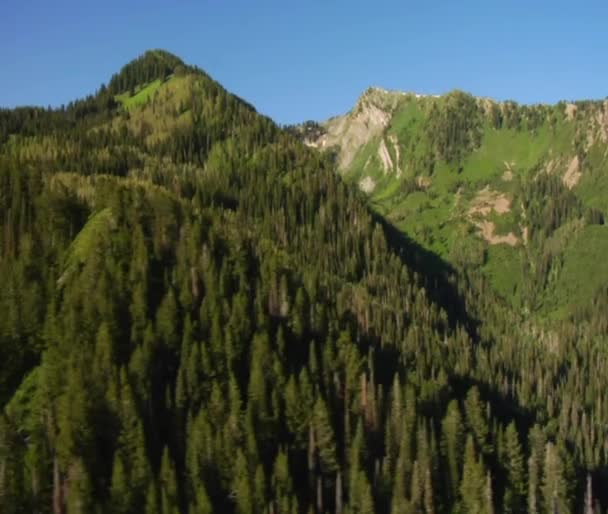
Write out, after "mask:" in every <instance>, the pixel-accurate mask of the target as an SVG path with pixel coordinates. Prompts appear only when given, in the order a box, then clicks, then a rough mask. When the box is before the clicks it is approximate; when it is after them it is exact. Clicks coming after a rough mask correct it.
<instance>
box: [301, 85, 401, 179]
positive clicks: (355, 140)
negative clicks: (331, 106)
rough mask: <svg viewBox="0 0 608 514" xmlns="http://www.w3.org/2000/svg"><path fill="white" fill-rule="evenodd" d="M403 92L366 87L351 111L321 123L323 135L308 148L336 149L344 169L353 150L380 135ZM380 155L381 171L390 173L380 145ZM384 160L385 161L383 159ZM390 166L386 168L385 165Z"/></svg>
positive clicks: (348, 163)
mask: <svg viewBox="0 0 608 514" xmlns="http://www.w3.org/2000/svg"><path fill="white" fill-rule="evenodd" d="M404 96H405V93H401V92H394V91H386V90H384V89H380V88H369V89H368V90H367V91H365V93H363V94H362V95H361V97H360V98H359V100H358V101H357V103H356V104H355V106H354V108H353V109H352V111H350V112H349V113H347V114H345V115H343V116H336V117H335V118H331V119H329V120H328V121H326V122H325V123H324V127H325V129H326V130H327V133H326V134H324V135H323V136H321V138H320V139H319V141H316V142H310V143H309V144H310V145H311V146H316V147H321V148H327V147H331V146H334V145H339V146H340V156H339V158H338V167H339V168H340V169H341V170H344V169H346V168H348V166H349V165H350V164H351V163H352V160H353V157H354V156H355V154H356V153H357V150H358V149H359V148H361V147H362V146H363V145H365V144H366V143H367V142H369V141H370V140H371V139H373V138H374V137H377V136H379V135H380V134H382V132H383V130H384V129H385V128H386V127H387V126H388V124H389V122H390V120H391V117H392V115H393V113H394V111H395V110H396V108H397V107H398V105H399V103H400V101H401V100H402V98H403V97H404ZM384 149H385V150H386V152H383V155H379V157H380V159H381V161H382V162H383V164H384V165H385V169H387V170H389V169H390V170H392V169H393V162H392V159H391V157H390V154H389V153H388V150H387V149H386V143H384ZM387 157H388V159H387ZM389 163H390V165H389Z"/></svg>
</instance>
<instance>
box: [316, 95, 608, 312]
mask: <svg viewBox="0 0 608 514" xmlns="http://www.w3.org/2000/svg"><path fill="white" fill-rule="evenodd" d="M305 140H306V142H307V143H308V144H309V145H312V146H315V147H320V148H331V149H332V152H333V153H334V154H336V155H337V163H338V166H339V169H340V170H341V173H342V174H343V175H344V177H345V178H347V180H349V181H352V182H355V183H356V184H358V186H359V187H360V189H361V190H363V191H364V192H365V193H366V194H367V195H368V196H369V201H370V203H371V205H372V206H373V207H374V209H376V210H377V211H378V212H379V213H381V214H382V215H384V216H386V217H387V218H388V219H389V220H391V221H392V222H393V223H394V224H395V225H396V226H397V227H399V228H400V229H401V230H402V231H403V232H404V233H406V234H408V235H409V236H410V237H412V238H414V239H415V240H416V241H418V242H420V243H421V244H422V245H424V246H425V247H426V248H428V249H429V250H430V251H432V252H435V253H436V254H438V255H439V256H441V257H443V258H445V259H446V260H448V261H449V262H451V263H452V264H454V265H455V266H457V267H459V268H467V269H468V270H471V269H472V268H474V269H476V270H479V271H481V272H482V273H483V274H484V275H485V276H486V277H487V278H488V280H489V281H490V283H491V284H492V286H493V288H494V290H495V291H496V292H497V293H499V294H500V295H501V296H503V297H504V298H505V299H506V300H507V301H508V302H510V303H511V304H513V305H514V306H517V307H523V308H525V309H526V310H527V311H529V312H532V313H539V314H541V315H547V314H557V315H560V316H563V315H565V314H567V313H568V312H571V311H572V308H573V307H574V306H579V305H581V304H584V303H585V302H588V301H590V300H591V298H592V296H593V293H594V290H592V287H591V286H589V287H587V288H586V289H587V292H588V294H585V295H576V296H575V297H573V298H568V295H560V294H559V293H554V288H553V287H552V286H551V284H550V283H549V282H557V283H561V282H564V283H569V282H573V281H580V280H582V281H584V282H585V283H587V284H594V286H595V287H600V286H601V285H602V284H603V283H605V282H606V281H607V280H608V275H605V274H603V267H602V266H595V265H594V264H596V263H597V260H596V259H594V258H593V257H591V256H592V255H599V254H600V252H601V248H602V247H603V243H602V241H603V239H605V235H604V233H603V232H602V230H594V231H591V232H589V233H593V234H594V235H595V236H594V237H583V236H581V237H579V235H580V234H582V232H580V230H582V228H583V227H585V226H590V225H602V226H603V220H604V213H605V212H606V208H607V207H608V204H607V200H606V199H607V198H608V190H607V189H606V184H605V182H606V177H608V101H604V102H602V101H597V102H576V103H560V104H557V105H554V106H544V105H535V106H521V105H517V104H515V103H513V102H504V103H497V102H493V101H491V100H487V99H482V98H474V97H472V96H470V95H467V94H465V93H462V92H459V91H454V92H451V93H449V94H447V95H443V96H437V97H433V96H423V95H415V94H405V93H399V92H391V91H385V90H381V89H378V88H371V89H369V90H368V91H366V92H365V93H364V94H363V95H362V96H361V98H360V99H359V101H358V102H357V105H356V106H355V107H354V108H353V110H352V111H351V112H350V113H348V114H346V115H344V116H340V117H337V118H333V119H331V120H329V121H327V122H325V123H324V124H321V125H320V126H319V130H317V131H316V132H315V133H313V134H312V135H308V136H305ZM568 227H570V228H568ZM575 227H579V228H575ZM579 229H580V230H579ZM581 245H583V246H584V248H583V249H581V248H580V246H581ZM575 249H578V250H579V252H578V253H577V252H576V251H575ZM581 252H583V253H584V254H585V255H587V256H588V258H585V259H582V260H581V261H578V260H576V257H575V256H576V255H581ZM590 259H591V260H590ZM539 268H542V269H541V271H540V273H539V271H538V270H539ZM575 269H577V270H578V271H577V272H575V271H574V270H575ZM598 273H599V274H600V275H599V276H598Z"/></svg>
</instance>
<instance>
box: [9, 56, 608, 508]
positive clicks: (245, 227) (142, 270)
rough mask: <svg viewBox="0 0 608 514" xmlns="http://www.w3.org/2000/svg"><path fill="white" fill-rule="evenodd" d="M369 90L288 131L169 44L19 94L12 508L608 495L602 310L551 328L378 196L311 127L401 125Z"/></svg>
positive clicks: (489, 503)
mask: <svg viewBox="0 0 608 514" xmlns="http://www.w3.org/2000/svg"><path fill="white" fill-rule="evenodd" d="M368 95H369V97H370V98H369V99H368V100H369V101H366V103H365V106H362V108H361V113H360V114H359V115H358V116H359V118H358V121H356V122H352V119H350V118H348V117H347V118H344V119H336V120H333V121H331V122H329V123H328V124H327V125H325V126H321V125H317V124H314V123H311V124H308V125H306V126H304V127H291V128H288V129H283V128H281V127H278V126H277V125H276V124H275V123H273V122H272V120H270V119H268V118H267V117H264V116H262V115H260V114H258V113H257V112H256V111H255V109H254V108H253V107H252V106H251V105H250V104H248V103H247V102H245V101H243V100H242V99H239V98H237V97H235V96H233V95H231V94H230V93H228V92H227V91H226V90H225V89H224V88H222V86H221V85H219V84H218V83H217V82H215V81H214V80H213V79H212V78H210V77H209V76H208V75H206V74H205V73H204V72H203V71H201V70H200V69H198V68H196V67H192V66H189V65H186V64H184V63H183V62H182V61H181V60H180V59H178V58H177V57H175V56H173V55H171V54H169V53H167V52H164V51H160V50H154V51H150V52H147V53H145V54H144V55H142V56H141V57H139V58H137V59H136V60H134V61H132V62H131V63H129V64H127V65H126V66H125V67H124V68H123V69H122V70H121V71H119V72H118V73H117V74H116V75H115V76H114V77H112V78H111V80H110V81H109V83H108V85H106V86H102V87H100V89H99V90H98V91H97V92H96V93H95V94H93V95H91V96H89V97H87V98H85V99H83V100H78V101H75V102H73V103H71V104H69V105H67V106H64V107H62V108H59V109H55V110H48V109H41V108H35V107H28V108H19V109H14V110H2V111H0V282H1V283H2V285H3V287H2V288H0V312H2V313H3V315H2V316H0V362H1V363H2V366H0V408H1V415H0V511H1V512H2V513H7V514H16V513H22V512H39V513H53V514H74V513H85V512H86V513H89V512H96V513H97V512H99V513H112V514H114V513H118V514H126V513H141V512H144V513H146V514H155V513H161V514H173V513H178V512H179V513H190V514H193V513H207V512H227V513H232V512H234V513H239V514H249V513H254V512H255V513H258V512H268V513H300V512H301V513H305V512H315V513H324V512H335V513H343V514H345V513H347V512H351V513H354V512H360V513H372V512H378V513H397V512H399V513H401V512H425V513H444V512H445V513H448V512H463V513H464V512H467V513H469V512H480V513H481V512H487V513H490V512H540V511H542V512H555V511H559V512H573V511H583V507H584V509H586V510H585V512H591V511H592V510H593V509H606V507H607V506H608V497H606V493H605V492H604V491H606V490H607V489H606V487H604V486H605V484H606V483H607V480H608V467H607V462H608V455H607V447H606V441H607V440H608V438H607V437H608V433H607V431H608V429H607V427H608V423H607V421H608V407H607V405H608V403H607V402H606V391H607V390H608V388H607V387H606V386H607V385H608V384H607V383H606V381H607V378H606V374H605V372H604V371H605V369H606V365H607V364H608V363H607V356H606V352H605V348H606V344H605V343H606V322H605V317H604V316H603V313H604V312H605V309H604V306H605V302H604V303H602V298H598V300H597V301H596V303H595V304H594V306H593V309H591V310H587V311H580V312H578V313H577V316H578V317H577V318H576V322H575V321H574V320H571V319H562V320H556V321H554V322H552V323H551V324H550V325H541V324H539V323H537V322H532V321H531V320H529V319H527V318H526V317H525V316H523V315H522V313H520V312H517V311H516V310H514V309H511V308H508V307H507V306H506V305H505V303H504V302H503V301H502V299H501V298H500V296H499V295H497V294H495V293H494V292H493V290H492V289H491V288H489V287H487V285H486V282H485V281H484V277H483V275H482V274H478V275H476V274H475V273H474V271H475V270H473V269H472V270H470V271H471V273H470V274H469V275H467V274H464V273H463V272H461V271H460V270H459V269H458V268H457V267H455V266H453V265H451V264H450V263H449V262H447V261H446V260H445V259H442V258H441V257H440V256H438V255H437V254H434V253H433V252H431V251H430V250H429V248H432V247H431V246H429V245H428V244H427V241H426V240H423V241H422V242H423V243H424V244H425V245H426V247H425V246H424V245H420V244H419V243H418V242H417V241H416V240H415V239H413V238H412V237H406V236H405V235H404V234H403V232H400V231H399V230H398V229H399V228H400V226H399V225H397V226H394V225H393V224H391V222H390V218H389V221H387V219H384V218H383V217H382V216H380V215H379V214H378V212H376V211H375V210H372V209H370V208H369V207H368V205H367V201H368V198H366V196H365V195H363V194H362V193H361V192H360V191H359V190H358V188H357V187H356V186H352V185H349V184H348V183H347V182H345V181H344V180H343V176H344V177H347V178H351V177H350V176H349V172H348V171H346V170H345V169H344V168H342V172H343V173H344V175H341V174H339V173H336V171H337V168H336V163H338V164H339V165H341V166H348V167H349V169H350V167H351V166H353V165H354V164H356V163H357V162H360V161H361V158H360V157H359V156H358V153H357V152H354V154H353V155H352V156H351V157H345V155H346V154H344V153H340V152H343V151H344V147H343V148H342V149H341V150H340V152H328V153H324V152H319V151H318V150H317V149H314V148H309V147H307V146H306V145H305V144H303V143H302V142H301V141H300V138H302V137H305V138H308V140H309V142H310V140H311V139H314V140H315V141H318V137H319V136H320V134H321V133H323V132H325V134H324V135H323V136H321V137H324V138H326V141H327V143H326V144H325V146H326V147H327V146H331V145H334V144H335V141H336V140H337V139H338V136H334V135H336V134H341V135H342V136H340V137H343V136H344V134H347V133H348V134H350V135H349V136H348V137H349V138H351V139H350V141H354V143H352V144H353V145H354V144H356V145H361V144H362V142H364V141H365V137H364V136H362V135H361V133H362V132H365V131H364V130H363V129H362V127H363V128H365V127H367V128H370V127H373V129H372V130H373V131H377V132H374V134H375V135H373V136H371V137H369V138H368V139H367V141H368V143H367V144H368V145H371V144H373V142H374V141H376V142H378V143H380V139H379V138H382V137H384V134H385V131H386V127H388V126H389V125H386V123H387V121H386V120H387V119H395V113H397V112H399V109H401V108H402V102H404V99H405V98H406V97H405V96H403V95H398V94H390V95H386V94H384V93H378V91H375V90H374V91H370V92H369V93H368ZM424 101H428V102H432V101H434V100H432V99H425V100H424ZM454 101H455V102H456V104H455V105H456V107H457V109H456V108H455V111H456V112H458V113H459V112H460V109H461V108H470V109H473V108H477V107H476V106H477V100H475V99H471V98H470V97H467V96H466V95H460V94H457V95H456V96H455V100H454ZM411 105H417V104H413V103H412V104H411ZM429 105H430V104H429ZM449 105H451V103H449ZM366 106H368V107H366ZM467 106H468V107H467ZM437 108H438V109H439V106H438V107H437ZM438 112H439V113H441V112H443V111H441V110H439V111H438ZM383 113H384V114H383ZM389 113H391V114H390V116H389ZM450 113H452V111H450ZM452 114H453V113H452ZM465 114H466V113H465ZM450 115H451V114H450ZM353 116H356V114H353ZM437 116H440V114H437ZM441 116H443V114H442V115H441ZM480 116H481V115H480ZM351 118H352V116H351ZM425 119H426V118H425ZM428 119H434V118H432V117H431V118H428ZM439 119H443V118H441V117H440V118H439ZM457 119H458V120H460V121H459V123H460V125H457V126H456V125H454V127H455V128H454V129H453V133H452V132H450V134H451V136H450V138H452V137H453V138H456V139H455V140H456V141H457V144H456V143H453V141H452V139H450V138H448V141H447V142H446V141H445V140H444V139H443V136H441V134H440V133H439V132H436V133H434V134H435V135H434V136H433V137H431V136H432V134H433V132H432V130H431V129H430V128H429V129H428V132H426V134H427V137H428V139H427V140H426V143H425V144H426V145H427V148H430V150H429V152H430V153H429V152H426V153H425V151H424V147H422V146H421V148H419V149H418V150H417V151H418V152H419V154H420V155H421V156H423V155H426V156H427V157H428V155H436V156H437V155H441V156H444V157H445V158H446V159H449V162H454V161H453V159H458V160H462V159H464V158H465V156H468V155H469V153H470V152H475V151H477V150H476V149H477V148H478V147H479V145H481V144H482V143H481V141H482V138H480V136H479V135H478V132H479V130H478V124H477V122H476V121H475V119H476V118H474V117H470V116H469V115H468V114H466V116H465V115H464V114H463V115H462V116H461V117H458V116H457ZM422 122H423V121H419V123H422ZM408 123H409V122H408ZM378 126H379V127H381V128H380V129H378V128H377V127H378ZM352 127H354V129H353V130H354V132H356V134H355V133H353V131H352V130H351V128H352ZM382 127H384V128H382ZM437 130H439V129H437ZM303 134H304V136H303ZM332 134H333V135H332ZM420 134H422V132H421V133H420ZM435 136H436V137H435ZM526 137H527V136H526ZM387 141H388V142H387ZM397 141H399V140H397ZM420 144H421V145H422V144H423V143H420ZM319 145H321V146H322V144H321V143H319V144H318V146H319ZM384 145H385V146H386V149H387V150H386V153H387V154H388V155H389V156H391V152H396V151H395V150H394V149H395V147H397V148H399V144H398V143H397V144H396V146H393V145H392V140H391V138H389V137H388V135H387V136H386V141H385V143H384ZM343 146H344V145H343ZM370 148H371V146H370ZM400 151H401V150H400ZM467 152H469V153H467ZM374 155H375V154H374ZM400 155H401V154H400ZM403 155H405V154H403ZM385 157H386V155H385ZM372 161H373V159H372ZM372 161H370V162H372ZM379 162H384V161H379ZM391 162H392V163H393V165H394V166H396V167H395V170H394V171H392V172H390V174H389V170H388V169H387V170H386V180H387V182H388V181H389V180H394V181H397V180H398V179H397V178H396V175H397V167H399V166H403V171H402V172H401V176H403V177H406V176H407V173H408V171H407V169H408V168H407V167H406V166H404V164H401V163H402V162H404V161H402V160H401V157H398V156H397V155H396V153H395V154H394V155H393V156H392V157H391ZM345 163H346V164H345ZM363 166H365V162H364V163H363ZM370 166H371V164H370ZM441 166H442V165H441V164H439V165H438V167H441ZM445 166H446V168H447V167H448V166H447V164H446V165H445ZM368 169H369V166H368ZM448 171H449V170H448ZM366 172H367V171H366ZM457 172H458V170H456V173H457ZM382 173H384V172H382ZM435 173H438V172H435ZM446 173H447V171H446ZM461 173H464V171H462V172H461ZM513 174H514V175H515V172H514V171H513ZM393 175H394V177H393ZM432 176H433V175H432V174H431V177H432ZM446 176H447V175H446ZM382 177H383V176H381V175H377V179H378V181H377V184H381V180H380V178H382ZM374 180H376V179H374ZM551 184H552V187H553V185H554V182H551ZM581 184H582V179H581ZM377 187H380V186H377ZM429 187H431V186H429ZM559 191H562V190H561V189H559ZM568 191H570V190H568ZM505 194H506V193H505ZM537 194H539V195H540V194H541V192H538V193H537ZM462 196H463V197H464V196H465V195H464V193H463V194H462ZM568 198H570V197H569V196H568ZM577 198H578V197H577ZM463 201H464V200H463ZM577 205H578V204H577ZM577 208H578V207H577ZM581 209H583V207H581ZM568 212H569V211H568ZM590 216H591V215H590ZM593 216H597V214H593ZM465 222H466V220H465V221H462V223H465ZM600 228H601V227H600ZM531 234H532V235H530V238H531V240H532V238H533V237H534V236H533V233H532V232H531ZM473 237H474V234H472V235H471V239H472V238H473Z"/></svg>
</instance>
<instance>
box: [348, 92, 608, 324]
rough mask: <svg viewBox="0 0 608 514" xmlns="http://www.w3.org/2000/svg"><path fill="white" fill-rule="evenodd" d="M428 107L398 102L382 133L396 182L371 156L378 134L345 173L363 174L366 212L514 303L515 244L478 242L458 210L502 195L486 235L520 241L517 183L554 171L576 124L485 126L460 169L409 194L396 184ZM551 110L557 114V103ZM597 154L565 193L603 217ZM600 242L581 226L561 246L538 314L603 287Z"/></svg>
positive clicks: (410, 172)
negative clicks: (459, 263) (469, 269)
mask: <svg viewBox="0 0 608 514" xmlns="http://www.w3.org/2000/svg"><path fill="white" fill-rule="evenodd" d="M433 101H435V100H434V99H432V98H420V99H416V98H414V97H413V96H407V97H405V100H404V101H403V102H402V104H401V105H400V107H399V108H398V109H397V111H396V112H395V113H394V115H393V117H392V119H391V124H390V126H389V127H388V128H387V129H386V132H385V135H384V136H382V137H385V141H387V147H388V149H389V152H390V154H391V158H392V159H393V160H394V161H395V160H396V155H395V152H394V149H393V147H392V145H391V144H389V143H388V141H389V138H390V137H391V135H392V136H393V137H395V136H396V137H397V139H398V141H399V146H400V153H401V156H400V157H401V159H400V162H399V168H400V170H401V171H402V173H401V176H400V177H397V175H396V173H390V172H389V173H387V172H386V170H384V169H383V167H382V164H381V162H380V159H379V157H378V145H379V143H380V138H379V137H378V138H376V139H374V140H372V141H370V142H369V143H368V144H367V145H365V146H364V147H363V148H361V149H360V150H359V152H358V153H357V155H356V156H355V158H354V160H353V163H352V165H351V167H350V169H349V170H348V173H347V174H346V176H347V177H349V178H350V179H351V180H353V181H355V182H357V183H358V182H360V181H361V180H362V179H363V178H365V177H368V176H369V177H371V178H372V179H373V180H374V183H375V189H374V190H373V192H372V193H371V194H370V203H371V205H372V206H373V208H374V209H376V210H377V211H378V212H379V213H381V214H382V215H384V216H386V217H387V218H388V219H390V220H391V221H392V222H393V223H394V224H395V225H396V226H397V227H398V228H399V229H401V230H402V231H403V232H405V233H406V234H408V235H409V236H411V237H412V238H414V239H416V240H417V241H418V242H419V243H421V244H422V245H423V246H424V247H426V248H427V249H429V250H431V251H433V252H435V253H437V254H438V255H440V256H441V257H443V258H445V259H447V260H451V259H453V258H454V257H455V256H456V255H459V256H463V255H464V256H466V258H467V259H469V260H472V261H474V263H473V265H475V266H477V265H479V267H480V268H481V269H482V271H483V272H484V274H485V275H486V277H487V278H488V279H489V281H490V284H491V285H492V286H493V287H494V289H495V290H496V291H497V292H498V293H500V294H501V295H502V296H503V297H504V298H505V299H507V300H508V301H509V302H511V303H512V304H513V305H514V306H519V305H520V299H519V297H518V294H517V293H518V291H519V289H520V288H522V287H523V284H522V281H523V280H525V278H524V274H523V271H522V270H523V266H524V261H525V260H526V259H529V258H530V257H529V255H528V252H527V250H526V248H524V247H523V246H522V245H521V244H520V245H518V246H516V247H511V246H508V245H505V244H499V245H488V244H486V243H485V241H481V239H480V237H479V236H478V235H477V230H476V229H475V227H472V225H471V223H470V222H469V221H468V220H467V211H468V209H469V207H470V205H471V201H472V200H473V199H474V198H475V197H476V195H477V194H478V193H479V191H480V190H481V189H483V188H484V187H486V186H489V187H490V188H491V189H492V190H494V191H497V192H502V193H505V194H506V195H507V197H508V198H509V199H510V200H511V202H512V203H511V209H512V211H511V212H510V213H507V214H502V215H498V214H496V213H494V212H493V213H491V214H490V215H489V216H487V217H486V219H488V220H490V221H493V222H494V223H495V225H496V230H495V234H499V235H500V234H507V233H508V232H510V231H512V232H513V233H515V234H516V235H517V236H518V237H519V238H520V241H521V239H522V232H521V227H520V225H522V226H523V225H525V219H522V217H521V216H522V211H521V208H520V202H521V200H520V198H519V197H518V196H517V191H518V186H519V185H520V184H522V183H525V182H526V181H528V180H532V178H533V176H534V174H535V173H537V171H535V170H537V169H539V167H540V169H543V168H544V167H545V166H546V165H547V164H548V163H553V165H554V166H555V167H556V169H557V170H558V171H557V172H558V173H560V174H562V173H563V172H564V171H565V168H566V167H567V163H568V162H569V161H570V160H571V158H572V156H573V155H574V154H575V148H574V141H575V139H576V137H577V134H578V133H580V131H581V129H580V127H581V126H582V125H581V124H582V123H584V122H581V121H580V120H578V121H569V120H567V119H566V118H565V117H564V116H561V115H557V116H555V118H554V120H553V124H551V123H550V122H549V120H548V119H547V120H545V122H544V123H542V124H541V125H540V126H539V127H538V128H536V129H534V130H532V131H530V130H519V131H518V130H514V129H506V128H502V129H494V128H492V127H491V126H490V125H489V123H486V124H485V125H484V126H483V135H482V141H481V144H480V146H479V147H478V148H477V149H476V150H475V151H473V152H472V153H470V154H469V155H468V157H467V158H466V159H465V160H464V162H463V164H462V169H461V171H460V172H458V171H457V170H455V169H454V168H453V167H450V166H448V165H447V164H445V163H441V162H440V163H437V165H436V167H435V171H434V173H433V175H432V177H431V178H430V180H431V184H430V186H429V187H427V188H419V189H420V190H416V191H409V190H408V188H404V187H403V184H404V182H406V181H408V180H410V181H415V180H416V176H417V175H418V173H417V170H415V169H414V168H413V166H412V164H411V163H412V162H415V161H416V157H418V156H419V155H422V154H423V153H424V151H425V150H426V146H425V145H426V143H425V141H424V139H423V138H421V137H420V132H421V131H420V127H421V126H422V123H423V121H424V117H425V111H426V110H428V108H429V106H430V104H431V103H432V102H433ZM555 109H556V112H558V113H559V112H561V111H559V108H558V106H556V107H555ZM607 157H608V149H607V147H606V145H605V144H594V145H593V146H591V147H590V148H589V150H588V152H587V157H586V159H585V161H584V164H583V176H582V179H581V181H580V183H579V185H578V186H577V187H576V189H575V192H576V194H577V195H578V196H579V198H581V199H582V200H583V202H584V203H585V204H586V205H588V206H593V207H596V208H599V209H601V210H603V211H604V212H608V173H606V162H607ZM507 169H509V170H510V171H511V172H512V179H511V180H505V179H504V173H505V171H506V170H507ZM607 235H608V233H607V232H605V231H604V230H603V227H598V226H589V227H586V228H585V230H584V231H583V232H582V234H581V235H580V236H579V237H578V238H571V239H570V240H569V241H568V242H567V244H566V245H565V246H564V248H562V249H561V251H562V259H563V266H561V269H559V270H558V271H557V276H556V278H555V279H554V280H553V282H552V283H551V284H550V286H549V288H548V289H547V291H546V293H545V295H544V297H543V302H542V306H541V308H540V311H539V314H540V315H543V316H545V315H548V316H553V315H558V316H561V315H564V314H565V313H567V311H568V308H569V306H571V305H574V304H576V303H581V302H584V301H586V300H588V299H589V298H590V297H591V295H592V293H593V291H594V287H595V286H594V284H595V281H596V280H598V279H599V280H600V281H603V282H604V283H605V282H607V281H608V264H606V265H604V264H602V263H603V262H608V260H607V259H604V261H602V255H607V254H608V253H607V252H606V250H608V237H606V236H607ZM590 270H593V277H591V276H590Z"/></svg>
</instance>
